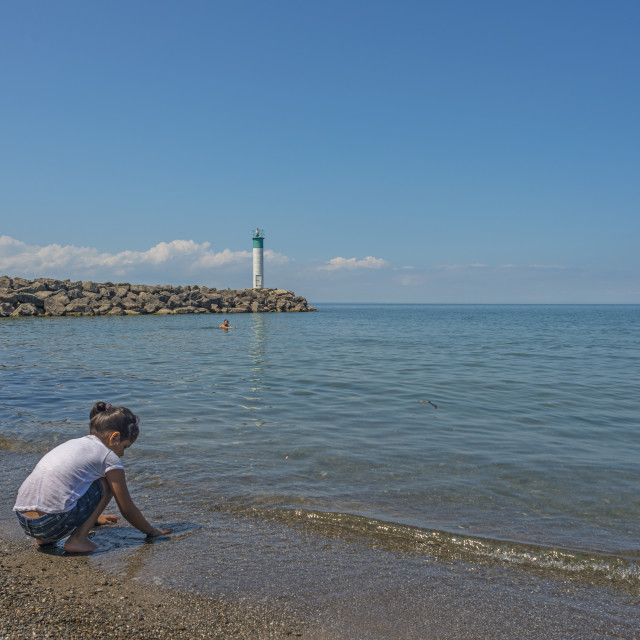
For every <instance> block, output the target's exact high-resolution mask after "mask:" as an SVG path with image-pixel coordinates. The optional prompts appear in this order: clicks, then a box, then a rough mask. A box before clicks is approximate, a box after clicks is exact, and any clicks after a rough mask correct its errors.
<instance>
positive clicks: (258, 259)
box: [253, 228, 264, 289]
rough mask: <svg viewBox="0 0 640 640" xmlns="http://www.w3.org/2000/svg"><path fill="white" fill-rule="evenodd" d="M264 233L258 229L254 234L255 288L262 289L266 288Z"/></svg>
mask: <svg viewBox="0 0 640 640" xmlns="http://www.w3.org/2000/svg"><path fill="white" fill-rule="evenodd" d="M263 244H264V231H263V230H262V229H258V228H256V230H255V231H254V232H253V288H254V289H262V288H263V287H264V280H263V276H264V255H263Z"/></svg>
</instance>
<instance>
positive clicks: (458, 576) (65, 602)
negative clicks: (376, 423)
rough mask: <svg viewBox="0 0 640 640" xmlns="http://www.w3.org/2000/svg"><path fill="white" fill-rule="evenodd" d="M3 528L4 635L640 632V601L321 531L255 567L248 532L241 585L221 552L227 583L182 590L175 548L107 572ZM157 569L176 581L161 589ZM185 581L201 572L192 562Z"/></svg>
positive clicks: (378, 638)
mask: <svg viewBox="0 0 640 640" xmlns="http://www.w3.org/2000/svg"><path fill="white" fill-rule="evenodd" d="M14 524H15V523H14ZM3 525H4V526H3ZM8 525H9V523H8V522H6V521H5V522H4V523H0V639H2V640H5V639H6V640H9V639H11V640H14V639H16V640H17V639H21V638H32V637H44V638H70V639H73V638H78V639H83V640H84V639H92V638H121V637H125V636H126V637H129V638H140V639H143V640H145V639H147V638H148V639H151V638H154V639H155V638H158V639H160V638H162V639H171V638H185V639H186V638H229V637H237V638H247V639H254V638H255V639H259V638H265V639H267V638H269V639H272V638H293V637H302V638H306V639H307V640H346V639H349V640H370V639H371V640H374V639H375V640H416V639H425V640H427V639H434V640H445V639H449V640H454V639H455V640H463V639H474V640H476V639H477V640H481V639H482V640H485V639H487V638H492V639H505V640H510V639H513V640H515V639H518V640H521V639H534V638H535V639H538V638H540V639H545V640H552V639H558V640H560V639H562V640H568V639H575V640H587V639H594V640H595V639H604V638H623V639H628V640H631V639H634V638H640V593H637V592H634V591H633V590H629V589H616V588H613V586H611V587H609V586H603V585H599V586H598V585H588V584H585V583H583V582H581V581H579V580H578V581H576V580H575V579H570V578H567V579H559V578H557V577H555V578H548V577H546V576H540V575H534V574H531V573H527V572H526V571H522V570H518V569H514V568H510V567H504V566H501V565H499V564H498V565H493V566H473V565H469V564H463V563H459V562H450V563H448V562H440V561H434V560H426V561H425V559H424V558H419V557H409V556H405V555H398V554H394V553H389V552H388V551H387V550H381V549H375V548H371V547H370V546H368V545H365V546H360V545H358V543H356V542H354V541H350V542H349V543H345V542H344V541H335V540H334V541H330V540H329V541H325V543H324V544H322V545H317V546H316V547H315V549H313V547H314V540H316V541H319V538H320V537H318V536H315V537H314V538H313V539H311V538H307V540H306V543H307V546H308V548H309V551H310V554H309V555H308V556H307V557H305V558H302V557H300V556H299V555H297V554H296V553H294V554H293V556H294V557H288V554H287V553H286V552H284V551H281V552H280V554H279V555H280V561H276V562H274V560H273V558H271V559H270V560H269V564H264V563H263V564H260V562H259V558H258V556H262V555H264V546H262V543H263V542H264V541H261V540H260V539H259V538H260V534H259V532H258V531H257V530H256V529H255V528H254V527H253V526H252V527H251V531H252V536H251V537H252V539H253V540H254V542H255V543H256V544H255V553H256V557H255V558H253V560H252V562H254V563H255V573H253V572H249V575H248V576H245V577H244V578H243V577H242V574H245V573H246V572H247V567H249V563H248V562H247V556H243V557H240V556H238V555H236V557H235V560H234V559H233V554H231V553H230V554H229V555H228V557H225V556H224V554H222V557H221V559H220V562H221V563H222V564H221V566H222V565H224V566H225V569H224V574H226V576H225V575H224V574H223V573H222V572H221V571H220V572H218V571H219V570H217V574H218V576H219V579H217V580H215V579H214V580H213V581H212V582H213V584H210V593H204V592H203V591H202V590H200V591H198V590H196V591H189V590H188V588H186V587H185V588H176V586H175V585H176V584H180V581H181V579H180V576H179V574H180V570H179V562H176V560H175V558H174V560H173V561H172V560H171V559H167V561H168V564H166V565H165V564H164V562H165V560H160V562H161V565H160V566H157V562H158V561H159V560H158V559H159V558H163V557H164V556H166V555H167V554H168V553H169V549H171V548H176V549H177V548H179V547H178V546H177V545H171V544H168V545H153V544H152V545H145V547H146V548H148V549H150V550H151V551H150V553H151V556H150V555H148V552H147V551H144V550H143V549H141V551H142V552H143V555H142V556H140V555H138V556H137V557H138V558H140V557H143V558H144V559H145V560H144V562H140V564H139V566H138V567H137V568H136V571H130V570H129V571H127V572H122V571H110V570H106V569H105V568H111V569H114V568H116V565H117V562H116V563H113V558H112V555H113V554H110V553H109V552H107V553H104V554H102V555H101V556H99V557H96V556H94V557H90V556H84V557H82V556H69V555H62V556H61V555H54V554H51V553H47V552H43V551H41V550H38V548H37V547H36V545H35V544H34V543H33V542H32V541H31V540H29V539H27V538H24V537H20V534H14V532H13V531H11V532H9V531H8V529H7V526H8ZM238 526H239V529H241V528H242V523H238ZM260 528H261V527H260ZM256 534H257V535H256ZM263 534H264V535H265V536H269V535H276V537H277V535H278V532H277V531H276V532H274V531H273V530H272V529H270V530H265V531H263ZM192 538H193V536H192ZM292 542H294V543H295V540H292ZM294 546H295V545H294ZM186 548H187V547H185V550H186ZM215 551H216V550H215V549H212V550H211V553H212V554H214V553H215ZM114 553H116V554H117V552H114ZM243 553H244V552H243ZM154 554H156V555H157V558H158V559H156V560H154V559H153V558H152V556H153V555H154ZM134 555H135V554H134ZM185 560H188V558H185ZM172 562H176V563H175V564H172ZM301 563H302V564H301ZM310 563H315V564H310ZM183 564H185V565H189V562H188V561H187V562H185V563H183ZM275 565H278V567H276V566H275ZM129 569H131V566H129ZM158 571H160V573H161V575H165V574H166V578H167V584H169V585H172V586H171V587H166V586H158V585H156V584H153V581H152V579H151V575H152V574H153V575H158ZM305 572H306V575H307V576H308V577H309V581H308V582H307V581H305V578H304V575H305ZM187 573H191V574H194V573H197V569H196V570H195V571H194V566H193V565H191V566H190V568H189V570H188V571H187ZM257 576H260V581H261V582H262V584H263V585H264V589H262V590H261V589H260V588H258V585H257V584H256V583H257V581H258V578H257ZM197 577H198V576H195V575H194V579H197ZM173 578H175V580H174V579H173ZM234 583H235V584H236V586H237V587H238V588H237V589H235V588H232V585H233V584H234ZM34 634H35V635H34Z"/></svg>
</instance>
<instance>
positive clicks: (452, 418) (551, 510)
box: [0, 305, 640, 579]
mask: <svg viewBox="0 0 640 640" xmlns="http://www.w3.org/2000/svg"><path fill="white" fill-rule="evenodd" d="M318 306H319V309H320V311H319V312H318V313H307V314H246V315H245V314H243V315H234V316H229V317H230V318H231V323H232V325H234V326H235V327H237V328H236V329H234V330H231V331H228V332H223V331H221V330H220V329H218V325H219V324H220V322H221V317H220V316H208V315H198V316H139V317H123V318H120V317H109V318H104V317H102V318H36V319H27V318H19V319H2V320H0V345H1V352H2V364H1V365H0V367H1V368H0V436H1V439H0V445H2V447H0V463H1V462H2V461H3V460H4V461H5V463H4V464H5V467H6V468H8V466H9V463H8V461H9V460H11V461H13V462H12V464H13V467H12V468H14V467H15V466H16V465H15V460H16V456H21V457H22V458H21V459H24V460H25V461H28V464H26V462H25V464H24V465H22V467H20V469H19V470H18V471H14V472H13V473H14V475H13V476H12V480H11V482H12V483H13V484H16V489H17V485H18V484H19V482H20V481H21V480H22V477H23V476H24V475H26V474H25V473H24V471H22V469H23V468H28V467H29V465H31V464H32V463H33V462H34V461H35V460H37V458H38V457H39V456H40V455H41V454H42V453H44V452H45V451H46V450H47V449H48V448H50V447H51V446H52V445H54V444H56V443H59V442H61V441H63V440H65V439H68V438H71V437H77V436H79V435H84V433H85V432H86V428H87V426H86V425H87V422H88V413H89V409H90V407H91V406H92V405H93V403H94V402H95V401H97V400H105V401H108V402H111V403H113V404H118V405H125V406H128V407H130V408H131V409H132V410H133V411H134V412H135V413H137V414H138V415H139V416H140V420H141V437H140V438H139V440H138V441H137V442H136V443H135V445H134V446H133V447H132V448H131V450H130V452H128V453H127V455H126V457H125V465H126V466H127V473H128V477H129V481H130V484H131V487H132V490H133V493H134V495H135V496H137V497H138V498H139V500H140V502H141V503H142V504H141V506H143V507H144V504H145V503H146V504H148V505H150V506H149V508H151V509H156V510H157V508H158V507H157V505H158V504H159V503H160V502H161V503H162V504H164V505H171V506H170V507H166V509H168V511H167V512H170V513H171V516H172V517H174V518H176V519H179V518H180V516H181V515H184V514H186V513H188V514H190V519H194V518H195V519H196V520H198V519H200V518H205V517H208V516H206V514H209V515H210V514H211V513H212V512H219V513H241V512H251V513H252V514H253V515H254V516H255V517H257V518H263V519H266V520H268V519H269V518H274V517H277V518H279V519H280V520H283V519H284V521H290V522H292V523H294V522H297V521H304V522H305V523H307V524H309V523H311V524H310V526H311V525H313V523H314V522H317V523H318V526H319V527H323V526H324V527H326V526H328V525H331V526H333V527H336V526H343V527H346V528H348V529H349V530H351V531H356V532H357V533H358V535H362V536H367V535H370V533H371V531H372V530H375V535H376V536H381V535H384V534H385V532H388V536H389V544H391V543H392V541H393V540H394V539H399V538H404V539H406V538H407V537H408V538H410V539H413V540H418V541H419V540H431V539H437V540H439V542H440V543H441V544H444V545H446V544H449V545H453V544H459V545H462V547H464V549H466V550H467V551H469V552H471V551H473V549H475V552H477V553H478V554H480V555H482V554H491V555H493V556H494V557H497V556H500V557H505V558H512V559H515V560H516V561H517V562H521V561H523V559H527V560H531V559H532V558H534V559H535V558H538V557H539V558H543V556H544V558H543V560H540V562H542V563H544V562H549V563H553V562H555V561H556V560H557V558H558V554H557V551H551V552H549V553H546V552H545V548H546V547H558V548H561V549H563V550H564V552H566V554H567V555H566V556H565V557H563V559H562V562H569V560H567V558H571V557H574V556H575V554H576V553H579V552H584V555H581V556H580V558H581V562H582V561H584V562H587V563H591V565H592V564H593V563H594V562H598V560H597V558H598V557H599V554H604V555H605V556H606V562H605V561H603V564H602V566H601V567H600V568H599V569H598V570H601V571H607V570H609V569H608V568H611V567H613V568H611V571H614V570H615V571H616V572H622V573H624V574H625V575H632V576H634V577H633V579H637V578H638V575H639V574H638V569H637V566H636V562H637V560H638V559H639V558H640V541H639V538H638V521H639V516H640V499H639V497H638V495H639V491H638V489H639V480H640V473H639V471H640V466H639V462H638V460H639V459H640V432H639V426H640V425H639V419H638V417H639V416H640V307H638V306H471V305H470V306H465V305H455V306H441V305H318ZM425 400H430V401H432V402H433V403H435V404H436V405H437V409H436V408H434V407H433V406H432V405H430V404H427V403H425V402H421V401H425ZM10 456H11V458H9V457H10ZM183 519H186V518H183ZM462 547H461V548H462ZM472 548H473V549H472ZM545 553H546V555H545ZM554 559H556V560H554ZM607 567H608V568H607Z"/></svg>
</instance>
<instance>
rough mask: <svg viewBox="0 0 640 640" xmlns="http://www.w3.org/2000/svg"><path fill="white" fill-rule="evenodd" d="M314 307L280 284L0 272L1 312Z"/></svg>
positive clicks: (109, 312) (170, 311)
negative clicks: (30, 276) (214, 284)
mask: <svg viewBox="0 0 640 640" xmlns="http://www.w3.org/2000/svg"><path fill="white" fill-rule="evenodd" d="M289 311H294V312H300V311H316V309H314V308H313V307H311V306H309V305H308V304H307V301H306V299H305V298H303V297H302V296H296V295H295V294H294V293H293V292H292V291H285V290H284V289H214V288H210V287H200V286H198V285H189V286H185V287H173V286H169V285H155V286H150V285H142V284H129V283H115V284H114V283H113V282H103V283H98V282H81V281H78V282H72V281H71V280H54V279H53V278H36V279H35V280H26V279H24V278H10V277H8V276H0V317H7V316H13V317H16V316H78V315H80V316H123V315H140V314H153V313H155V314H173V313H268V312H289Z"/></svg>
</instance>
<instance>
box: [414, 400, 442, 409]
mask: <svg viewBox="0 0 640 640" xmlns="http://www.w3.org/2000/svg"><path fill="white" fill-rule="evenodd" d="M418 402H426V403H427V404H430V405H431V406H432V407H433V408H434V409H437V408H438V405H437V404H433V402H431V400H418Z"/></svg>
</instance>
